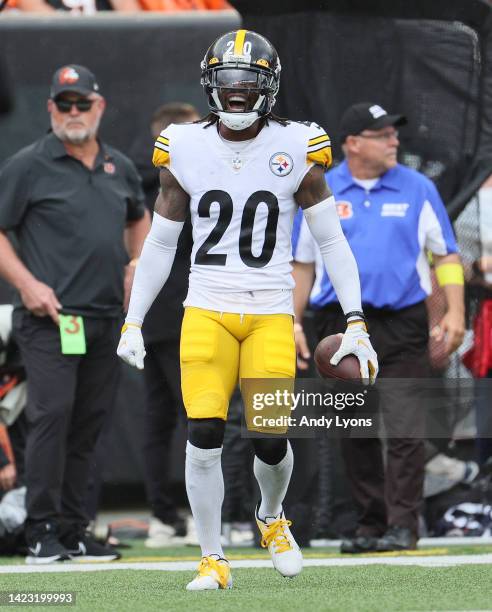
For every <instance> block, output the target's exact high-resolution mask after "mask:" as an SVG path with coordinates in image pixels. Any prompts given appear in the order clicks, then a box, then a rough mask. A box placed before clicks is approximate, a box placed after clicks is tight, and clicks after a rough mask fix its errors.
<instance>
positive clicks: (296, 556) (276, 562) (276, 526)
mask: <svg viewBox="0 0 492 612" xmlns="http://www.w3.org/2000/svg"><path fill="white" fill-rule="evenodd" d="M255 517H256V523H257V525H258V528H259V530H260V532H261V546H262V547H263V548H268V552H269V553H270V555H271V557H272V562H273V567H274V568H275V569H276V570H277V572H279V573H280V574H282V576H285V577H288V578H293V577H294V576H297V574H300V573H301V570H302V553H301V550H300V548H299V546H298V545H297V543H296V541H295V540H294V536H293V535H292V533H291V532H290V529H289V527H290V525H292V521H288V520H286V518H285V516H284V512H283V510H282V511H281V512H280V513H279V514H277V516H266V517H265V520H262V519H260V517H259V516H258V506H257V507H256V512H255Z"/></svg>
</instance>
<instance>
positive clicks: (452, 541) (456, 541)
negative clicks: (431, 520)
mask: <svg viewBox="0 0 492 612" xmlns="http://www.w3.org/2000/svg"><path fill="white" fill-rule="evenodd" d="M341 543H342V540H324V539H323V540H311V547H312V548H321V547H325V546H334V547H335V548H340V544H341ZM475 544H483V545H489V546H491V545H492V537H491V536H485V537H480V538H479V537H463V538H461V537H452V538H451V537H449V538H420V539H419V547H421V546H431V547H432V548H439V547H440V546H468V545H470V546H471V545H473V546H474V545H475Z"/></svg>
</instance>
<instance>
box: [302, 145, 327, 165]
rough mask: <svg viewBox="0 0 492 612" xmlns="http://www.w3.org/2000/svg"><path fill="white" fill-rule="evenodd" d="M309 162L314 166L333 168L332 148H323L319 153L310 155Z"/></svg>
mask: <svg viewBox="0 0 492 612" xmlns="http://www.w3.org/2000/svg"><path fill="white" fill-rule="evenodd" d="M307 160H308V162H311V163H313V164H318V165H319V166H323V167H324V168H329V167H330V166H331V147H323V148H322V149H320V150H319V151H313V152H312V153H308V154H307Z"/></svg>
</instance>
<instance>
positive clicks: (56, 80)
mask: <svg viewBox="0 0 492 612" xmlns="http://www.w3.org/2000/svg"><path fill="white" fill-rule="evenodd" d="M68 91H70V92H74V93H78V94H81V95H82V96H88V95H89V94H91V93H99V85H98V84H97V81H96V77H95V76H94V75H93V74H92V72H91V71H90V70H89V69H88V68H85V66H79V65H78V64H68V65H67V66H62V67H61V68H58V70H57V71H56V72H55V74H54V75H53V80H52V82H51V92H50V95H51V97H52V98H56V97H57V96H59V95H60V94H62V93H65V92H68Z"/></svg>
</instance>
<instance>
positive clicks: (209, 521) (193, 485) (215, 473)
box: [185, 442, 224, 557]
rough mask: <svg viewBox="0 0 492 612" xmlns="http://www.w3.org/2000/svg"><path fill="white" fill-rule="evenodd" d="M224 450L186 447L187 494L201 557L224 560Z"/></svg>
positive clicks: (190, 445)
mask: <svg viewBox="0 0 492 612" xmlns="http://www.w3.org/2000/svg"><path fill="white" fill-rule="evenodd" d="M221 455H222V448H198V447H196V446H193V444H190V442H188V443H187V444H186V463H185V479H186V492H187V493H188V500H189V502H190V506H191V512H192V514H193V518H194V520H195V526H196V533H197V536H198V541H199V542H200V546H201V549H202V557H208V556H210V555H212V554H216V555H219V556H220V557H223V556H224V551H223V550H222V546H221V544H220V524H221V511H222V502H223V501H224V478H223V476H222V465H221V462H220V459H221Z"/></svg>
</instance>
